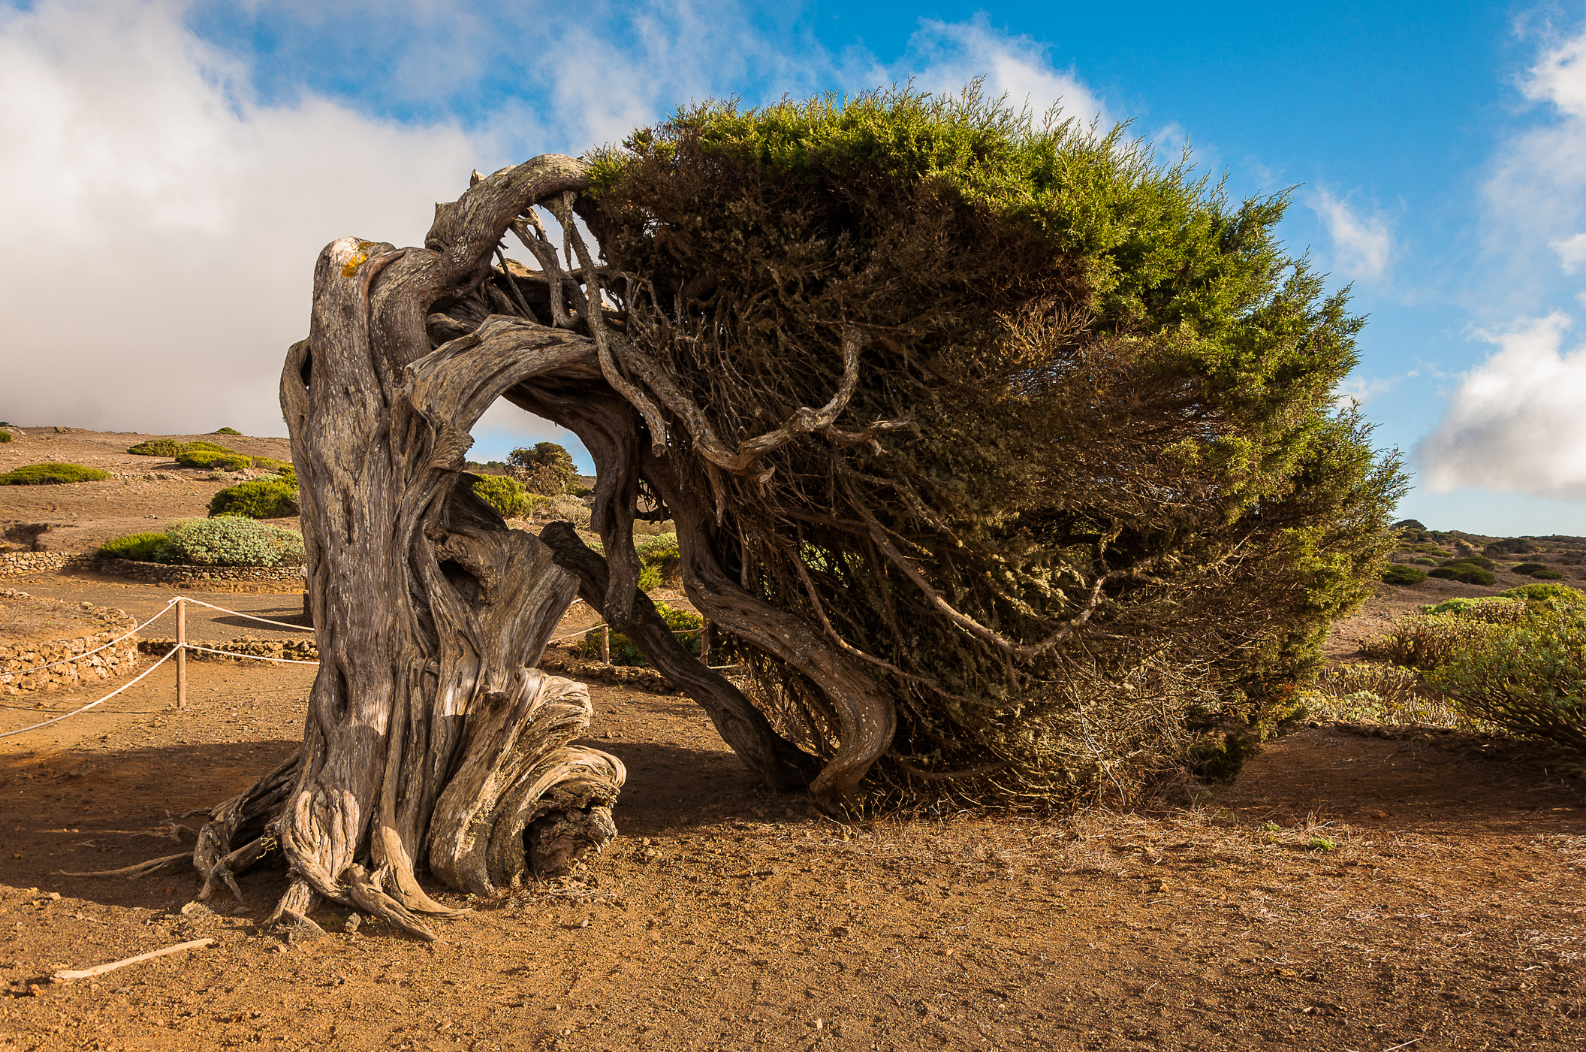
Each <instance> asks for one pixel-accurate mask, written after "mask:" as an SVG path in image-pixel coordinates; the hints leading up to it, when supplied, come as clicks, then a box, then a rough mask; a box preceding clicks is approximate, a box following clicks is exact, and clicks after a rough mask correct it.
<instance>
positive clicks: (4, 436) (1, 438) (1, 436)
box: [0, 430, 11, 446]
mask: <svg viewBox="0 0 1586 1052" xmlns="http://www.w3.org/2000/svg"><path fill="white" fill-rule="evenodd" d="M9 441H11V432H9V431H5V430H0V446H3V445H5V444H6V443H7V442H9Z"/></svg>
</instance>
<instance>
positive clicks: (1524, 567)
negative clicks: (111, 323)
mask: <svg viewBox="0 0 1586 1052" xmlns="http://www.w3.org/2000/svg"><path fill="white" fill-rule="evenodd" d="M1547 568H1548V565H1547V564H1546V563H1520V564H1519V565H1518V566H1511V567H1509V572H1510V573H1518V574H1525V575H1526V576H1527V577H1529V576H1530V575H1531V574H1533V573H1536V571H1538V570H1546V569H1547Z"/></svg>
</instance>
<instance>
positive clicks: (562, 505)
mask: <svg viewBox="0 0 1586 1052" xmlns="http://www.w3.org/2000/svg"><path fill="white" fill-rule="evenodd" d="M534 517H535V518H536V519H542V520H544V521H546V522H570V523H572V524H573V526H574V527H575V528H577V529H580V530H587V529H589V520H590V511H589V509H588V508H586V507H584V505H583V503H582V502H581V501H579V499H578V498H577V497H569V496H567V495H565V494H563V495H559V496H554V497H552V498H551V499H550V500H548V501H546V502H545V503H544V504H536V505H535V508H534ZM633 525H634V527H635V529H637V528H638V525H639V524H638V523H637V522H636V523H634V524H633Z"/></svg>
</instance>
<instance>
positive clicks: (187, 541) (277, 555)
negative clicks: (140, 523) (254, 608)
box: [165, 515, 303, 566]
mask: <svg viewBox="0 0 1586 1052" xmlns="http://www.w3.org/2000/svg"><path fill="white" fill-rule="evenodd" d="M166 536H167V539H168V540H167V543H168V545H169V549H168V550H169V553H170V557H169V558H167V559H166V560H165V561H167V562H174V563H184V564H188V565H192V566H291V565H294V564H296V563H301V562H302V561H303V536H302V534H300V533H298V532H297V531H296V530H288V529H284V528H282V527H280V526H272V525H270V524H269V523H265V522H257V521H255V520H253V519H247V518H243V517H241V516H238V515H222V516H220V517H218V518H213V519H188V520H185V521H182V522H177V523H173V524H172V525H171V527H170V528H169V529H168V530H166Z"/></svg>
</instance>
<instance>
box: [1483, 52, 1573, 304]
mask: <svg viewBox="0 0 1586 1052" xmlns="http://www.w3.org/2000/svg"><path fill="white" fill-rule="evenodd" d="M1583 57H1586V30H1583V31H1582V32H1581V33H1580V34H1578V35H1576V36H1574V37H1570V38H1568V39H1565V40H1562V41H1556V42H1554V43H1552V44H1551V45H1548V46H1545V47H1544V48H1543V50H1542V52H1541V54H1540V56H1539V58H1538V59H1537V62H1536V64H1535V65H1533V66H1532V67H1531V68H1530V69H1529V70H1527V71H1526V74H1525V76H1524V77H1523V78H1521V80H1520V89H1521V91H1522V92H1523V93H1524V94H1525V96H1526V97H1527V98H1529V99H1531V100H1533V101H1535V102H1538V103H1541V104H1543V105H1544V106H1545V107H1551V109H1552V113H1551V119H1550V120H1547V121H1545V122H1544V123H1541V124H1538V125H1536V126H1533V127H1531V128H1529V129H1527V130H1525V131H1522V132H1519V133H1516V134H1515V135H1513V136H1511V137H1509V138H1508V139H1507V140H1506V141H1505V142H1504V143H1503V145H1502V147H1501V148H1500V150H1499V153H1498V156H1497V159H1496V162H1495V164H1494V167H1493V171H1492V174H1491V176H1490V177H1489V178H1488V180H1487V183H1486V185H1485V187H1484V188H1483V190H1484V193H1485V197H1486V204H1487V211H1488V215H1487V231H1486V240H1487V244H1488V248H1489V249H1490V250H1492V251H1494V252H1497V253H1500V254H1503V255H1505V256H1507V257H1508V259H1509V260H1510V271H1511V273H1510V278H1511V279H1512V280H1513V281H1514V283H1515V284H1516V286H1517V287H1518V288H1520V289H1521V290H1522V292H1523V290H1524V289H1525V288H1527V287H1532V286H1534V285H1535V284H1536V279H1537V277H1538V276H1540V275H1541V274H1543V273H1545V271H1546V269H1548V266H1549V263H1548V261H1549V260H1551V259H1553V258H1555V257H1556V260H1557V263H1558V265H1559V266H1560V267H1561V268H1562V269H1563V271H1564V273H1566V274H1571V273H1574V272H1575V270H1576V269H1577V268H1578V267H1579V266H1580V265H1581V264H1582V263H1583V262H1586V233H1583V232H1581V231H1582V228H1583V227H1586V210H1583V206H1586V61H1583ZM1561 231H1564V232H1567V233H1565V234H1564V235H1563V236H1560V233H1561ZM1544 246H1545V247H1546V248H1551V249H1552V253H1548V252H1547V251H1546V250H1545V247H1544Z"/></svg>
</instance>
